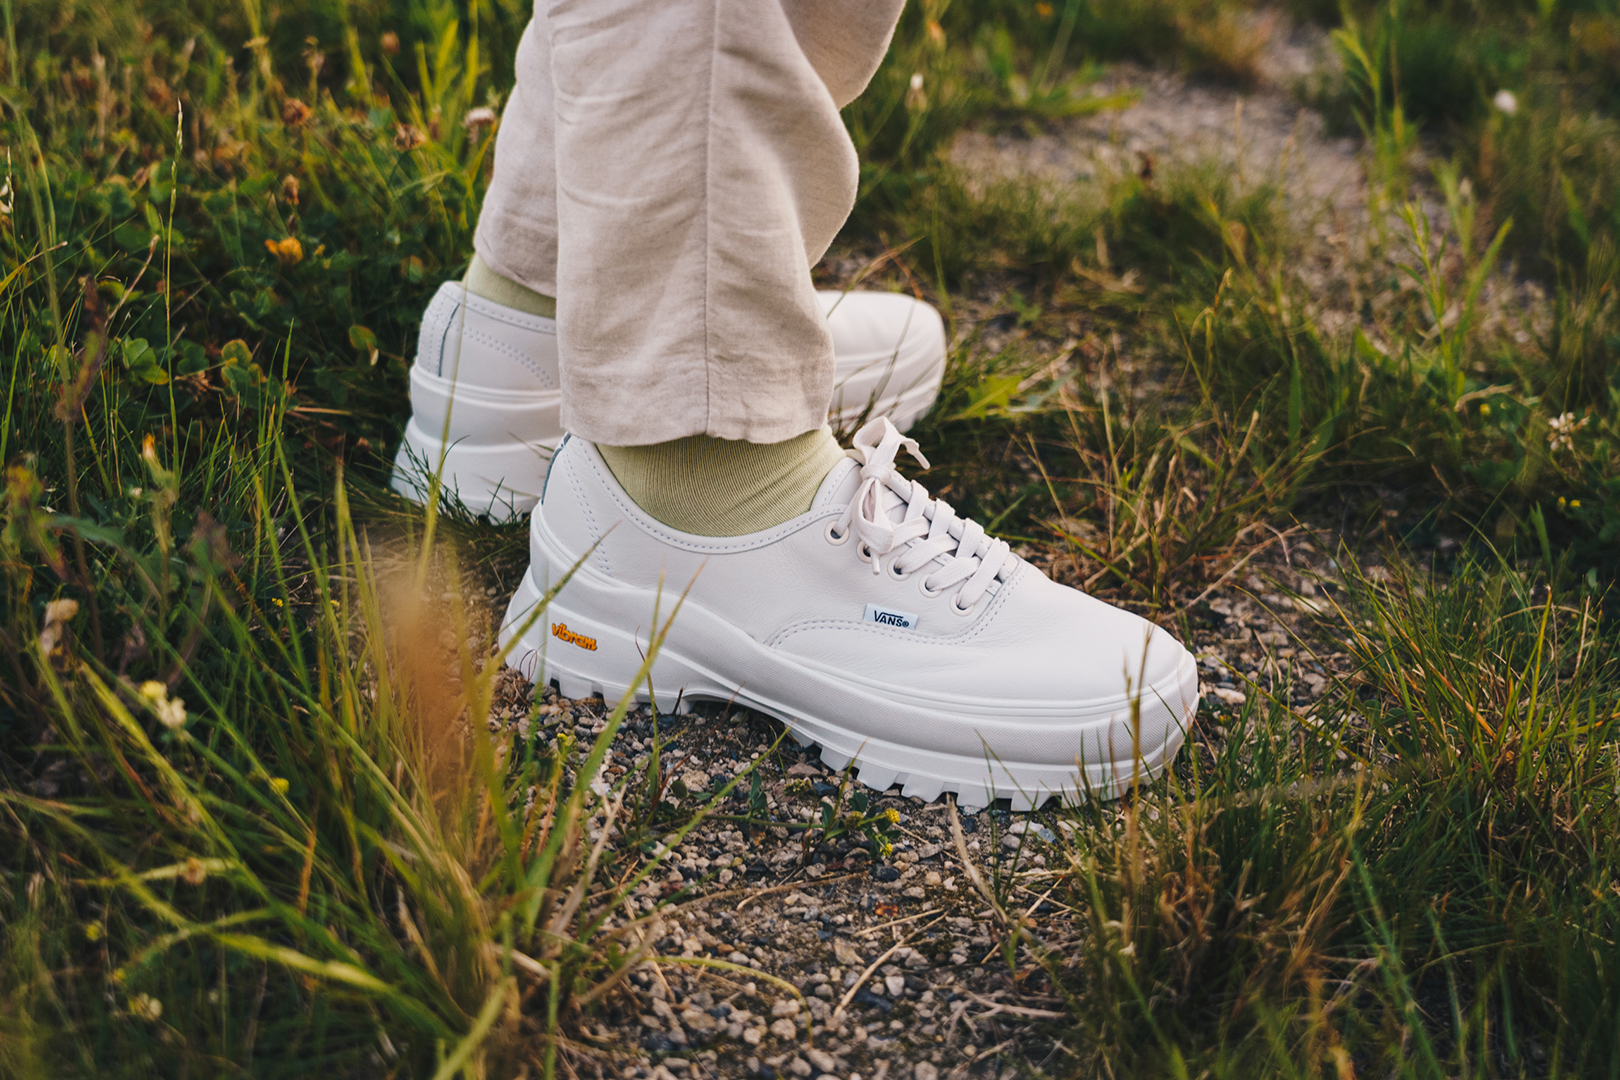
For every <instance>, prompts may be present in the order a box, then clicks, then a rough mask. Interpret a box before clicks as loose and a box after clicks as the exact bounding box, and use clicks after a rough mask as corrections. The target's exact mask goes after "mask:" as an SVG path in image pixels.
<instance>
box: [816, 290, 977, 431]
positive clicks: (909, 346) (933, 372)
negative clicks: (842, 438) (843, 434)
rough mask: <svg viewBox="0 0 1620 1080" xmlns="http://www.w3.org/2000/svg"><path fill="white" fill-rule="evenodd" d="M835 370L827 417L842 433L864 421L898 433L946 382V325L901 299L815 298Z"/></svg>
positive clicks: (829, 294)
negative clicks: (823, 314)
mask: <svg viewBox="0 0 1620 1080" xmlns="http://www.w3.org/2000/svg"><path fill="white" fill-rule="evenodd" d="M817 295H818V296H819V298H820V300H821V303H822V307H823V308H824V309H825V310H826V311H827V329H828V330H829V331H831V333H832V338H833V351H834V353H836V354H837V357H838V366H837V369H836V371H835V373H834V376H833V402H832V409H831V415H832V419H833V423H834V425H835V426H842V427H847V426H850V425H852V424H854V423H855V422H856V421H858V420H859V419H860V418H861V416H862V415H863V414H868V413H869V415H871V416H888V417H889V418H890V419H891V420H893V421H894V426H895V427H897V428H899V429H900V430H901V431H905V430H906V429H908V428H910V427H911V425H912V424H914V423H916V422H917V420H918V419H919V418H920V417H921V416H922V415H923V413H925V412H927V411H928V410H929V409H930V408H932V407H933V404H934V399H935V398H937V397H938V396H939V387H940V383H941V381H942V380H943V379H944V377H945V355H946V339H945V321H944V319H942V318H941V317H940V314H939V312H938V311H936V310H935V309H934V308H933V307H932V306H931V305H929V304H925V303H923V302H922V301H920V300H916V299H914V298H912V297H910V296H906V295H905V294H903V293H880V292H848V293H840V292H834V291H825V290H824V291H822V292H820V293H819V294H817Z"/></svg>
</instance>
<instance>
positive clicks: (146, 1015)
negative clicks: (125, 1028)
mask: <svg viewBox="0 0 1620 1080" xmlns="http://www.w3.org/2000/svg"><path fill="white" fill-rule="evenodd" d="M129 1011H130V1015H132V1016H138V1017H140V1018H141V1019H142V1020H156V1019H157V1018H158V1017H160V1016H162V1015H163V1002H161V1001H159V1000H158V999H157V998H155V997H153V996H152V995H151V994H136V995H135V996H134V997H132V998H130V999H129Z"/></svg>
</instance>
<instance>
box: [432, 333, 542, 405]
mask: <svg viewBox="0 0 1620 1080" xmlns="http://www.w3.org/2000/svg"><path fill="white" fill-rule="evenodd" d="M461 337H462V341H463V342H467V341H472V342H474V343H475V344H478V345H482V346H484V347H485V348H488V349H492V350H494V351H495V352H497V353H499V354H500V355H502V356H504V357H505V358H506V359H508V360H510V361H512V362H514V363H516V364H518V365H520V366H522V367H523V368H525V369H527V370H528V371H529V372H530V373H531V374H533V375H534V377H535V378H537V379H539V380H540V381H541V382H543V383H545V384H546V388H547V389H548V390H555V389H556V388H557V380H556V378H554V377H553V376H552V375H550V374H549V373H548V372H546V371H545V370H544V369H543V368H541V367H540V366H539V365H538V364H536V363H535V362H534V361H532V360H530V359H529V358H528V357H527V356H525V355H524V354H523V353H522V352H521V351H519V350H518V349H517V348H515V347H514V346H512V345H509V344H507V343H506V342H504V341H502V340H501V339H500V338H498V337H496V336H494V335H493V334H489V333H485V332H484V331H482V330H479V329H477V328H476V327H471V326H463V327H462V330H461ZM441 355H442V353H441ZM441 366H442V364H441Z"/></svg>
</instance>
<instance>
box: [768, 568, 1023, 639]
mask: <svg viewBox="0 0 1620 1080" xmlns="http://www.w3.org/2000/svg"><path fill="white" fill-rule="evenodd" d="M1028 565H1029V564H1028V563H1026V562H1024V561H1023V560H1019V563H1018V569H1017V570H1016V571H1014V572H1013V575H1012V577H1011V578H1010V579H1008V580H1007V581H1003V582H1002V583H1001V588H999V589H997V590H996V595H995V596H994V597H992V598H991V600H990V605H989V606H988V607H986V608H985V609H984V613H983V614H981V615H980V616H979V617H978V618H976V619H974V620H973V621H972V622H971V623H969V624H968V625H967V628H966V629H965V630H963V631H962V632H961V633H958V634H938V635H933V636H930V637H926V638H921V637H906V638H901V637H900V635H901V631H899V630H896V629H894V628H893V627H888V626H879V625H877V624H876V623H867V622H861V621H860V620H858V619H813V620H811V621H809V622H798V623H791V624H789V625H788V626H785V627H783V628H782V629H781V630H778V631H777V632H776V633H774V634H772V635H771V636H770V637H768V638H766V639H765V640H764V642H762V644H763V645H764V646H765V647H766V648H768V649H774V648H777V647H779V646H781V645H782V644H783V643H785V642H786V641H787V639H788V638H790V637H792V636H793V635H794V634H799V633H804V632H807V631H810V630H830V629H846V630H859V631H860V632H861V633H863V634H879V635H881V636H883V637H889V638H895V639H898V640H905V641H923V642H924V643H927V642H940V643H943V644H951V645H961V644H966V643H967V642H970V641H972V640H973V639H974V638H976V637H978V636H979V635H980V634H981V633H982V632H983V631H984V629H985V627H986V626H988V625H989V623H990V621H991V620H992V619H994V618H995V617H996V615H997V614H998V613H999V612H1000V610H1001V608H1002V607H1004V606H1005V603H1006V599H1007V597H1008V596H1009V595H1010V594H1011V593H1012V591H1013V587H1014V586H1015V585H1017V584H1018V583H1019V581H1021V580H1022V578H1023V576H1024V569H1025V567H1027V566H1028Z"/></svg>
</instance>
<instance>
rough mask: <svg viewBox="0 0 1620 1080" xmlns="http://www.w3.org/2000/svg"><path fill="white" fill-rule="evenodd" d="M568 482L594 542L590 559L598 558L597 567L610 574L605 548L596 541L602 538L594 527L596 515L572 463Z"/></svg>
mask: <svg viewBox="0 0 1620 1080" xmlns="http://www.w3.org/2000/svg"><path fill="white" fill-rule="evenodd" d="M568 484H569V486H570V487H572V488H573V489H574V497H575V498H577V499H578V500H579V508H580V509H581V510H582V511H584V513H585V524H586V527H587V528H588V529H589V530H590V537H591V543H593V544H596V552H595V553H594V554H593V555H592V556H591V560H592V561H597V560H600V567H599V568H600V569H601V571H602V573H604V574H611V573H612V571H611V570H610V569H609V564H608V554H607V548H606V547H605V546H604V545H602V544H600V543H597V541H599V540H601V539H602V535H601V532H602V531H601V530H600V529H598V528H597V527H596V515H595V514H594V513H592V512H591V501H590V500H589V499H588V498H586V497H585V488H584V486H583V485H582V484H581V483H580V477H579V469H578V468H575V467H572V463H570V468H569V469H568Z"/></svg>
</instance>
